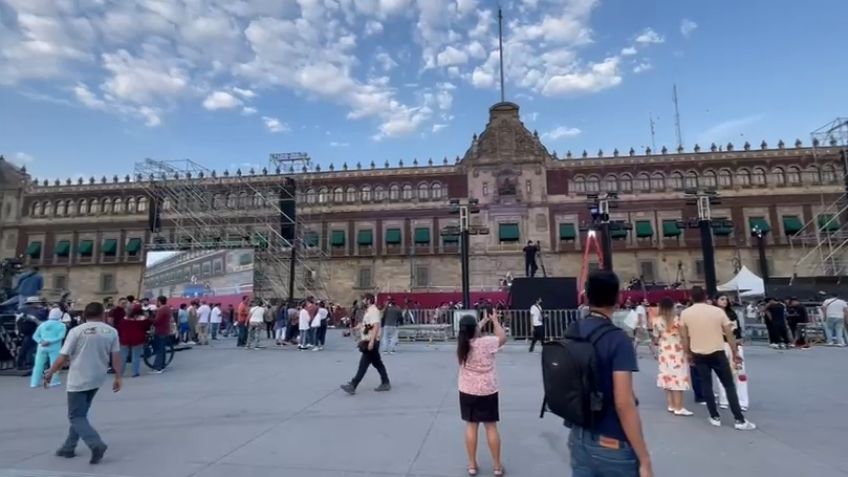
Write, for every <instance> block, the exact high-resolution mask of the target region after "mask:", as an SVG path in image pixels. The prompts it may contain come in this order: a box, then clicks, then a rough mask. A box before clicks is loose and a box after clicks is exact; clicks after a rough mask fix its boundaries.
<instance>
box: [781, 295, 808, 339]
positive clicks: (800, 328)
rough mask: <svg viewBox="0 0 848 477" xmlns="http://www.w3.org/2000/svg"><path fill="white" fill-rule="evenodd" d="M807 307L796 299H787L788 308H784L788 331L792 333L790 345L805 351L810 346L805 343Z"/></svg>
mask: <svg viewBox="0 0 848 477" xmlns="http://www.w3.org/2000/svg"><path fill="white" fill-rule="evenodd" d="M808 320H809V318H808V315H807V307H805V306H804V305H802V304H801V302H800V301H798V299H797V298H795V297H792V298H790V299H789V306H787V307H786V322H787V323H789V331H791V332H792V339H793V342H792V345H793V346H794V347H796V348H801V349H807V348H809V347H810V344H809V343H807V321H808Z"/></svg>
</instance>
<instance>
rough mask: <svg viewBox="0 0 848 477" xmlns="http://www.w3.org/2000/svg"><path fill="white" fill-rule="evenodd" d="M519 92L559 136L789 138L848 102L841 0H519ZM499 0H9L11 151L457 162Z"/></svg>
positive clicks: (1, 88) (121, 162)
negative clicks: (299, 155)
mask: <svg viewBox="0 0 848 477" xmlns="http://www.w3.org/2000/svg"><path fill="white" fill-rule="evenodd" d="M500 4H501V6H502V7H503V14H504V55H505V60H504V61H505V76H506V98H507V100H509V101H513V102H516V103H517V104H519V105H520V107H521V114H522V119H523V120H524V123H525V125H526V126H527V127H528V128H529V129H531V130H537V131H538V132H539V134H540V135H541V137H542V140H543V142H544V143H545V145H546V146H547V147H548V149H549V150H550V151H556V152H558V154H559V156H560V157H563V156H565V153H566V151H572V152H573V154H574V155H575V156H578V155H579V154H580V153H582V151H583V150H587V151H589V153H590V154H591V155H594V154H595V153H596V152H597V151H598V150H599V149H603V150H604V151H605V152H606V153H607V154H610V153H611V152H612V150H613V149H614V148H618V149H619V150H621V151H627V150H629V149H630V148H631V147H633V148H634V149H636V151H638V152H641V151H643V150H644V148H645V147H649V146H651V144H652V136H651V128H650V121H651V119H650V118H653V121H654V123H655V128H654V129H655V138H654V139H653V143H654V144H655V145H656V148H660V147H662V146H663V145H666V146H668V147H669V149H674V148H675V147H676V144H677V139H676V134H675V126H674V123H675V121H674V105H673V103H672V87H673V85H675V84H676V85H677V89H678V97H679V110H680V119H681V129H682V140H683V144H684V145H685V146H686V148H687V149H691V148H692V147H693V146H694V144H695V143H700V144H701V145H702V146H706V145H709V143H711V142H716V143H717V144H726V143H727V142H729V141H730V142H734V143H735V144H737V145H741V144H742V143H744V142H745V141H746V140H748V141H750V142H751V143H752V144H757V145H758V144H759V143H760V141H761V140H763V139H765V140H766V141H767V142H769V143H770V144H772V145H775V144H776V143H777V141H778V140H779V139H783V140H784V141H786V143H787V144H791V143H794V141H795V139H796V138H801V139H802V140H803V141H804V142H805V143H809V142H810V132H811V131H813V130H814V129H816V128H818V127H819V126H822V125H824V124H825V123H827V122H829V121H831V120H833V119H834V118H836V117H838V116H846V115H848V104H846V101H847V100H846V95H845V88H844V83H845V81H844V78H845V77H846V76H848V62H846V61H844V59H845V54H844V47H843V46H842V45H843V43H844V42H843V41H841V40H840V38H841V37H842V35H841V34H840V31H842V30H843V26H844V25H843V19H844V18H845V17H846V16H848V2H845V1H842V0H809V1H806V2H797V1H795V0H748V1H745V2H739V1H735V0H713V1H710V2H702V1H697V0H676V1H647V0H502V1H501V2H500ZM497 6H498V3H497V1H495V0H0V153H2V154H4V155H5V157H6V158H7V159H8V160H10V161H12V162H14V163H17V164H20V165H26V167H27V169H28V171H29V172H30V173H31V174H32V175H33V176H34V177H37V178H49V179H55V178H61V179H64V178H66V177H71V178H76V177H86V178H87V177H89V176H96V177H98V178H99V177H100V176H102V175H107V176H111V175H113V174H118V175H124V174H132V173H133V170H134V169H133V168H134V164H135V163H136V162H138V161H141V160H143V159H145V158H151V159H155V160H163V161H169V160H181V159H191V160H193V161H195V162H197V163H199V164H201V165H202V166H204V167H206V168H208V169H215V170H218V171H220V170H222V169H231V170H234V169H235V168H242V169H247V168H250V167H255V168H257V169H258V168H261V167H263V166H265V165H267V163H268V157H269V154H271V153H280V152H305V153H308V154H309V155H310V157H311V158H312V159H313V161H314V162H315V163H317V164H320V165H322V166H323V167H327V166H328V165H329V164H330V163H333V164H335V166H336V167H337V168H338V167H340V166H341V165H342V164H343V163H347V164H348V165H349V166H351V167H354V165H355V164H356V163H357V162H360V163H361V164H362V165H363V166H364V167H365V166H366V165H367V164H370V162H371V161H374V162H375V163H376V164H378V165H382V164H384V163H385V162H386V161H389V162H390V164H392V165H397V164H398V161H399V160H403V161H404V163H405V164H407V165H409V164H411V163H412V161H413V160H414V159H418V160H419V162H421V163H424V162H426V160H427V158H431V157H432V158H433V159H434V161H436V162H438V163H441V161H442V158H443V157H448V158H450V159H451V160H452V159H453V158H454V157H456V156H462V155H463V154H464V153H465V151H466V150H467V149H468V147H469V145H470V142H471V138H472V135H473V134H474V133H479V132H481V131H482V130H483V128H484V127H485V124H486V120H487V117H488V108H489V107H490V106H491V105H493V104H494V103H496V102H498V101H499V98H500V92H499V87H498V75H499V70H498V54H497V52H498V33H497V32H498V24H497Z"/></svg>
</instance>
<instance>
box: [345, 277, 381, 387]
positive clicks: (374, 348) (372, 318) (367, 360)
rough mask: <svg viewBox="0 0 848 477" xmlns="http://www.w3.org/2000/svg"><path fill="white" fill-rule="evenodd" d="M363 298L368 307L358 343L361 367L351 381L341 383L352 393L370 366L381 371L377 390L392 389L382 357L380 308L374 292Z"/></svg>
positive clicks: (363, 318)
mask: <svg viewBox="0 0 848 477" xmlns="http://www.w3.org/2000/svg"><path fill="white" fill-rule="evenodd" d="M362 300H363V302H364V305H365V306H366V307H367V309H366V311H365V314H364V315H363V317H362V323H361V327H362V335H361V338H360V339H359V344H358V347H359V352H360V353H361V354H360V357H359V368H358V369H357V371H356V375H355V376H354V377H353V379H351V380H350V382H349V383H346V384H342V385H341V388H342V390H343V391H344V392H346V393H348V394H351V395H353V394H355V393H356V388H357V386H359V383H360V382H362V378H364V377H365V373H366V372H367V371H368V366H374V369H376V370H377V372H378V373H380V385H379V386H378V387H377V388H376V389H375V391H378V392H382V391H389V390H391V389H392V385H391V383H390V382H389V374H388V373H387V372H386V366H385V365H384V364H383V360H382V358H380V310H379V309H378V308H377V305H375V301H376V300H375V298H374V295H373V294H371V293H366V294H365V296H364V297H363V298H362Z"/></svg>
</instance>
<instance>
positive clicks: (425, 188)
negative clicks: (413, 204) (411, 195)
mask: <svg viewBox="0 0 848 477" xmlns="http://www.w3.org/2000/svg"><path fill="white" fill-rule="evenodd" d="M429 198H430V186H429V185H427V183H426V182H422V183H420V184H418V200H428V199H429Z"/></svg>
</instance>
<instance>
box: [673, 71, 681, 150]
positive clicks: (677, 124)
mask: <svg viewBox="0 0 848 477" xmlns="http://www.w3.org/2000/svg"><path fill="white" fill-rule="evenodd" d="M672 101H674V128H675V132H676V133H677V148H678V149H681V148H683V132H682V131H681V128H680V107H679V105H678V103H677V85H676V84H675V85H674V88H673V89H672Z"/></svg>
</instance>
